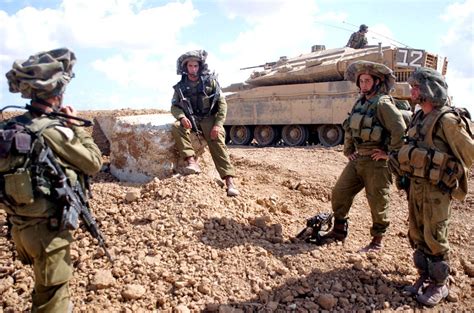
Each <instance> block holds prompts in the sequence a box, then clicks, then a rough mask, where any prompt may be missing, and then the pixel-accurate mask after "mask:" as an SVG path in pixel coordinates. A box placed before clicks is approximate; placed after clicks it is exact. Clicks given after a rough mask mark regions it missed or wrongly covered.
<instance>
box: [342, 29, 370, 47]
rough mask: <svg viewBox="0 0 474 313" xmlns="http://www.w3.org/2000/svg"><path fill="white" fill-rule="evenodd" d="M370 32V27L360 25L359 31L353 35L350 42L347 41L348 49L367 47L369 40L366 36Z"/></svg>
mask: <svg viewBox="0 0 474 313" xmlns="http://www.w3.org/2000/svg"><path fill="white" fill-rule="evenodd" d="M368 31H369V27H368V26H367V25H365V24H362V25H360V27H359V31H357V32H354V33H352V35H351V37H350V38H349V41H347V45H346V47H349V48H354V49H361V48H364V47H365V46H367V38H366V37H365V34H367V32H368Z"/></svg>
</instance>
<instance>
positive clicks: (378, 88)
mask: <svg viewBox="0 0 474 313" xmlns="http://www.w3.org/2000/svg"><path fill="white" fill-rule="evenodd" d="M345 77H346V79H347V80H351V81H353V82H355V83H356V84H357V87H359V89H360V94H361V96H360V97H359V99H358V100H357V101H356V103H355V105H354V106H353V108H352V112H351V113H350V115H349V117H348V118H347V119H346V120H345V121H344V123H343V126H344V131H345V137H344V155H346V156H347V158H348V159H349V163H348V164H347V165H346V167H345V168H344V170H343V172H342V173H341V176H340V177H339V179H338V180H337V182H336V185H335V186H334V188H333V190H332V197H331V205H332V210H333V212H334V218H335V221H334V227H333V229H332V230H331V231H330V232H328V233H327V234H325V235H323V236H322V242H321V244H327V243H329V242H332V241H343V240H345V238H346V237H347V234H348V215H349V210H350V208H351V205H352V203H353V200H354V197H355V196H356V195H357V194H358V193H359V192H360V191H361V190H362V189H363V188H365V193H366V196H367V201H368V203H369V206H370V212H371V215H372V227H371V229H370V234H371V236H372V241H371V242H370V244H369V245H367V246H366V247H364V248H363V249H361V250H359V251H360V252H368V251H379V250H381V249H382V238H383V236H384V235H385V233H386V231H387V228H388V226H389V219H388V204H389V188H390V184H391V183H392V177H391V173H390V170H389V168H388V164H387V163H388V162H387V159H388V155H387V154H388V153H390V152H392V151H397V150H398V149H399V148H400V147H401V146H402V145H403V141H402V137H403V135H404V132H405V127H406V126H405V122H404V120H403V117H402V114H401V113H400V110H398V109H397V107H396V106H395V104H394V102H393V99H392V98H391V97H390V96H389V95H388V93H389V92H390V90H391V89H392V88H393V85H394V82H395V76H394V75H393V73H392V70H391V69H389V68H388V67H386V66H385V65H383V64H379V63H373V62H368V61H356V62H354V63H352V64H351V65H350V66H349V67H348V68H347V70H346V73H345Z"/></svg>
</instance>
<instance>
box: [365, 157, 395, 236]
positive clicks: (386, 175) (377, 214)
mask: <svg viewBox="0 0 474 313" xmlns="http://www.w3.org/2000/svg"><path fill="white" fill-rule="evenodd" d="M361 175H362V177H363V180H364V185H365V194H366V196H367V202H368V203H369V207H370V213H371V216H372V227H371V228H370V235H371V236H372V237H374V238H376V239H375V240H380V239H381V238H382V236H383V235H384V234H385V232H386V231H387V228H388V226H389V224H390V222H389V218H388V204H389V201H390V197H389V193H390V184H391V183H392V175H391V173H390V170H389V168H388V164H387V162H386V161H374V160H369V161H367V162H366V163H365V164H364V169H363V170H361Z"/></svg>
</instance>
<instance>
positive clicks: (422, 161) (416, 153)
mask: <svg viewBox="0 0 474 313" xmlns="http://www.w3.org/2000/svg"><path fill="white" fill-rule="evenodd" d="M410 165H411V167H412V168H413V176H416V177H426V175H425V174H426V168H427V165H428V151H427V150H425V149H420V148H415V149H413V151H412V153H411V158H410Z"/></svg>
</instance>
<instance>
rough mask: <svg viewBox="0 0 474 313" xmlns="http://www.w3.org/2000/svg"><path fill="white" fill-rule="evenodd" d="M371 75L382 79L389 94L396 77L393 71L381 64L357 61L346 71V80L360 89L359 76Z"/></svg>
mask: <svg viewBox="0 0 474 313" xmlns="http://www.w3.org/2000/svg"><path fill="white" fill-rule="evenodd" d="M362 74H369V75H372V76H375V77H377V78H379V79H380V81H381V82H382V85H383V86H385V90H383V91H384V92H386V93H389V92H390V91H391V90H392V88H393V85H394V84H395V75H393V71H392V70H391V69H390V68H388V67H387V66H385V65H383V64H381V63H375V62H370V61H355V62H353V63H352V64H351V65H349V67H348V68H347V69H346V72H345V74H344V78H345V79H346V80H350V81H352V82H354V83H356V85H357V87H359V76H360V75H362Z"/></svg>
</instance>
